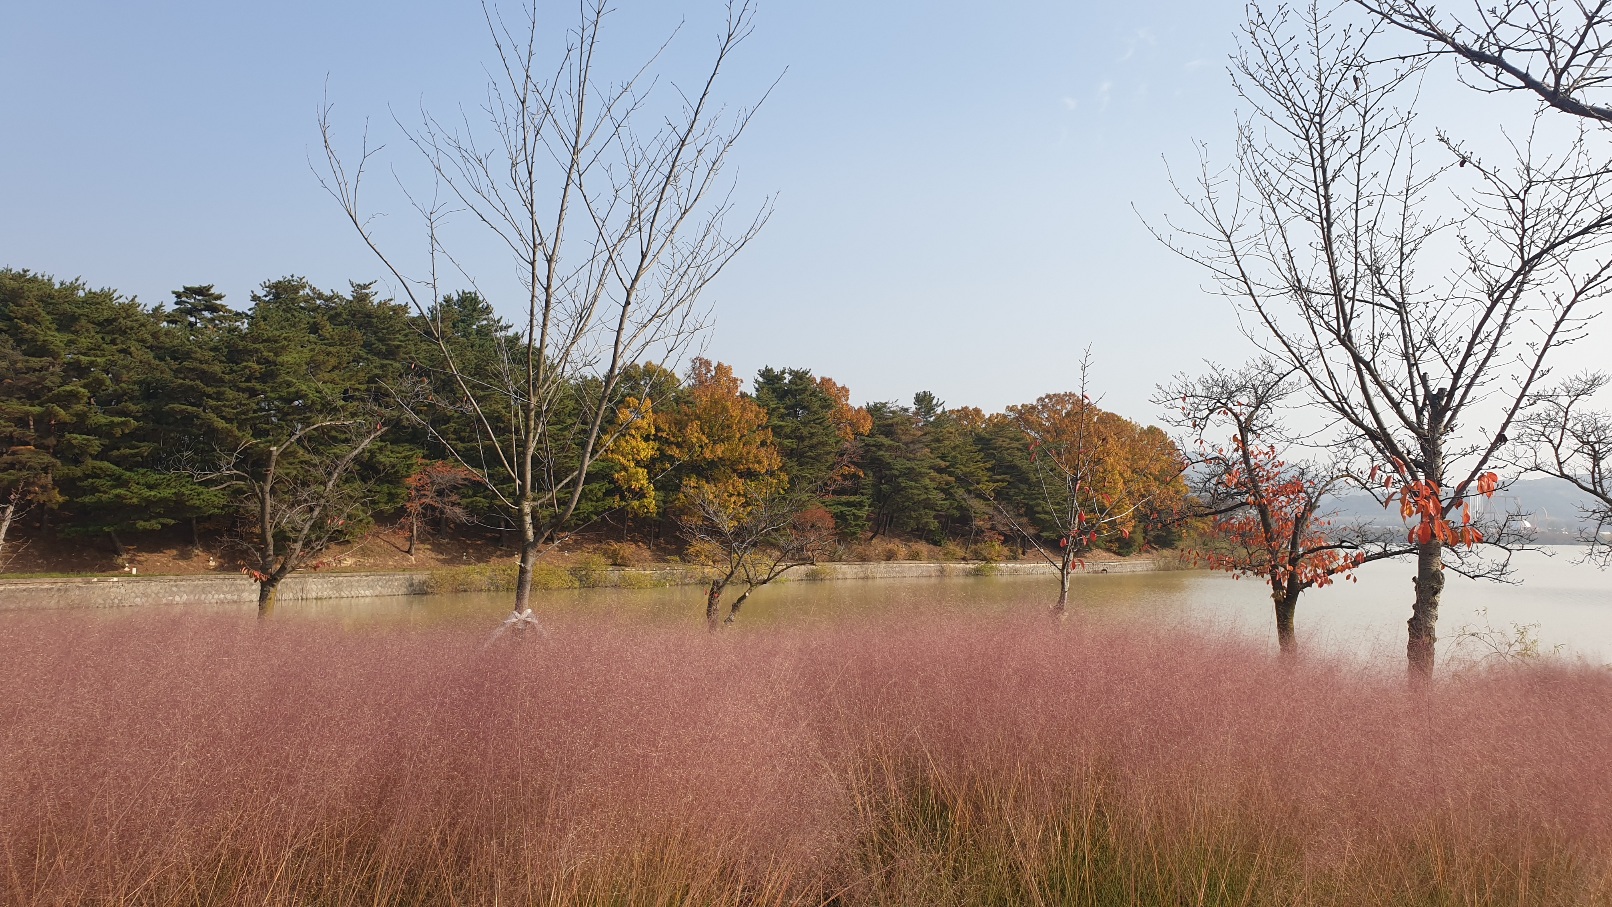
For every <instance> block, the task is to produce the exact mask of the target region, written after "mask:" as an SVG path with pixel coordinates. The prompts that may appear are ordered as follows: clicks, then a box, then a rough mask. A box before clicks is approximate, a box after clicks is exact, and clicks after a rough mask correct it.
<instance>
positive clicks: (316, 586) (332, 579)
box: [0, 558, 1157, 611]
mask: <svg viewBox="0 0 1612 907" xmlns="http://www.w3.org/2000/svg"><path fill="white" fill-rule="evenodd" d="M1155 569H1157V566H1156V565H1155V563H1154V562H1153V561H1152V560H1150V559H1147V558H1130V559H1128V560H1124V561H1107V562H1093V563H1090V564H1088V565H1086V567H1085V569H1083V570H1082V571H1081V572H1083V573H1088V574H1097V573H1144V572H1149V571H1152V570H1155ZM1053 572H1054V568H1053V567H1051V566H1050V565H1048V564H1045V563H1030V562H1015V563H1005V564H969V563H961V564H960V563H927V562H917V561H885V562H876V563H866V564H820V565H818V566H816V567H801V568H798V569H796V570H793V571H790V572H789V573H786V574H785V575H784V579H786V580H790V581H795V582H824V581H828V580H856V579H860V580H868V579H908V578H922V577H948V576H957V577H964V576H1029V575H1050V574H1052V573H1053ZM610 573H611V574H612V575H611V576H608V577H605V578H604V582H602V583H600V585H603V586H642V585H654V586H670V585H685V584H688V585H698V584H701V583H704V582H705V578H704V576H703V575H702V574H701V573H700V572H699V571H697V570H692V569H688V568H683V567H651V568H646V569H643V570H633V569H627V568H612V569H611V570H610ZM628 574H638V575H639V577H642V576H647V577H648V581H647V582H642V581H640V582H629V581H624V580H627V579H628V576H627V575H628ZM639 577H633V578H635V579H637V578H639ZM429 584H430V580H429V575H428V574H425V573H305V574H293V575H292V576H289V577H287V578H286V579H285V581H284V582H282V583H281V584H280V594H279V598H280V600H281V601H298V600H304V601H306V600H314V599H331V598H380V597H386V596H393V595H424V594H426V593H427V592H428V591H429ZM256 602H257V584H256V583H254V582H252V580H251V579H249V578H248V577H245V576H232V575H231V576H85V577H68V578H62V579H16V580H0V611H5V610H19V609H29V608H85V607H90V608H119V607H134V606H140V605H179V604H231V603H240V604H255V603H256Z"/></svg>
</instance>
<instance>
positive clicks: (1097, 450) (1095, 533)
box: [1004, 354, 1186, 615]
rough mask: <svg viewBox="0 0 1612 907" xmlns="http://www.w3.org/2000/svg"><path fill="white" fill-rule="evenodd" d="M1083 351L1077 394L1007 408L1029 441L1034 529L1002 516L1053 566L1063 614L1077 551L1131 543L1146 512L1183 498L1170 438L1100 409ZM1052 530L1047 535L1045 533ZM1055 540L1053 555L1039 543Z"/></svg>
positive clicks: (1170, 505)
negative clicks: (1111, 541) (1037, 521)
mask: <svg viewBox="0 0 1612 907" xmlns="http://www.w3.org/2000/svg"><path fill="white" fill-rule="evenodd" d="M1089 369H1090V358H1089V354H1088V356H1087V358H1085V359H1083V360H1082V362H1081V381H1080V383H1081V389H1080V392H1079V393H1060V394H1046V395H1044V396H1042V397H1040V398H1039V399H1037V400H1036V401H1035V402H1034V403H1030V404H1025V405H1022V406H1010V407H1008V410H1007V411H1008V415H1009V416H1011V417H1012V418H1013V419H1014V420H1015V421H1016V422H1017V424H1018V427H1019V428H1020V430H1021V431H1023V432H1024V434H1025V435H1026V436H1027V437H1028V439H1029V447H1030V465H1031V474H1032V478H1033V481H1035V482H1036V484H1037V485H1038V487H1037V488H1036V489H1035V492H1036V494H1037V495H1039V497H1040V501H1038V502H1037V503H1038V505H1039V506H1038V507H1037V508H1036V510H1037V512H1038V515H1039V516H1040V517H1041V519H1042V521H1043V522H1045V523H1046V524H1047V525H1046V526H1043V527H1040V530H1041V531H1036V530H1035V529H1034V528H1033V527H1031V526H1029V525H1027V524H1026V523H1025V521H1023V520H1022V519H1020V518H1018V517H1016V516H1014V515H1013V514H1011V513H1009V512H1006V511H1004V515H1005V516H1007V517H1009V519H1010V521H1011V522H1012V523H1013V525H1014V528H1015V529H1016V530H1017V531H1018V532H1019V533H1020V534H1021V535H1022V536H1023V537H1024V538H1025V539H1026V540H1027V541H1029V542H1030V544H1031V545H1033V546H1034V547H1035V549H1036V551H1037V552H1038V553H1039V554H1040V555H1041V556H1042V557H1043V558H1044V559H1045V560H1046V561H1047V562H1048V563H1049V564H1051V565H1053V566H1054V567H1056V568H1058V601H1057V603H1056V604H1054V605H1053V609H1052V610H1053V613H1054V614H1055V615H1062V614H1063V613H1064V612H1065V609H1066V608H1067V606H1068V602H1069V577H1070V574H1071V572H1073V570H1074V569H1075V568H1076V567H1077V566H1078V565H1079V564H1080V559H1079V557H1078V553H1079V552H1080V551H1081V550H1083V549H1088V548H1091V547H1094V546H1096V545H1097V544H1098V543H1099V541H1101V540H1103V539H1105V538H1111V537H1116V536H1117V537H1122V538H1126V539H1128V538H1130V536H1131V533H1133V532H1135V531H1137V529H1138V527H1139V522H1140V520H1141V518H1142V516H1143V515H1144V514H1146V513H1147V512H1149V510H1152V511H1166V510H1172V509H1174V508H1176V507H1177V506H1179V504H1180V503H1181V502H1182V501H1184V500H1185V497H1186V484H1185V482H1184V481H1183V479H1182V477H1181V470H1182V465H1183V460H1182V457H1181V454H1180V451H1179V450H1178V449H1177V448H1176V446H1175V443H1174V442H1173V441H1171V440H1170V438H1169V436H1168V435H1166V434H1165V433H1164V432H1162V431H1160V430H1159V429H1157V428H1153V427H1151V426H1149V427H1145V428H1144V427H1142V426H1140V425H1137V424H1136V423H1134V422H1132V421H1130V420H1129V419H1125V418H1123V417H1121V416H1118V415H1115V414H1114V413H1110V412H1106V411H1104V410H1103V409H1102V408H1100V407H1099V406H1098V405H1097V404H1096V403H1095V402H1094V401H1093V400H1092V399H1091V397H1090V395H1088V394H1087V392H1086V384H1087V373H1088V372H1089ZM1047 529H1050V530H1052V531H1051V532H1050V533H1046V532H1045V530H1047ZM1046 535H1051V536H1052V537H1053V538H1055V539H1056V542H1057V548H1056V549H1055V550H1054V549H1053V548H1052V547H1050V544H1048V543H1046V542H1045V541H1044V540H1045V538H1046Z"/></svg>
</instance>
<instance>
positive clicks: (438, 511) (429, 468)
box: [403, 457, 479, 558]
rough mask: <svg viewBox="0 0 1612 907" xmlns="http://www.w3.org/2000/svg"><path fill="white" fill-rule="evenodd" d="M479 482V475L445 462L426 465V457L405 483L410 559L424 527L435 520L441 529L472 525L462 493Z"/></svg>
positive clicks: (404, 510) (433, 462)
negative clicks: (467, 486)
mask: <svg viewBox="0 0 1612 907" xmlns="http://www.w3.org/2000/svg"><path fill="white" fill-rule="evenodd" d="M477 481H479V478H478V477H477V475H476V473H474V472H472V471H471V470H469V469H466V468H465V467H463V466H461V465H459V464H458V463H449V462H446V461H443V460H434V461H431V462H426V460H425V459H424V458H423V457H422V458H420V460H419V461H418V463H417V465H416V467H415V470H414V472H413V473H411V474H410V475H409V477H408V478H406V479H404V480H403V488H404V491H405V492H406V493H407V496H406V497H405V498H404V499H403V518H404V519H405V520H406V521H407V522H408V524H409V550H408V555H409V557H411V558H412V557H414V549H415V547H416V546H418V545H419V543H420V526H421V525H422V524H424V523H426V522H427V521H429V520H431V519H435V520H436V521H437V524H438V525H439V526H445V525H446V524H448V523H468V522H470V514H469V512H468V511H467V510H465V507H464V504H463V503H462V502H461V501H460V499H459V489H461V488H463V487H464V486H466V485H470V484H473V483H475V482H477Z"/></svg>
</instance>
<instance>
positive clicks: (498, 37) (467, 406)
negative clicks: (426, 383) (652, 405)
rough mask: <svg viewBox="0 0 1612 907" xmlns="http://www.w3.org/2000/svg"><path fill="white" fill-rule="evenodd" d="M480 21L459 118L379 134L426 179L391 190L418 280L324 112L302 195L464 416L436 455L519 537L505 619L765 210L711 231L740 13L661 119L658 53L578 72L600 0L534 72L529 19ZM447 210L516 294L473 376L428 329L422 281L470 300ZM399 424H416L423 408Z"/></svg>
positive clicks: (694, 332)
mask: <svg viewBox="0 0 1612 907" xmlns="http://www.w3.org/2000/svg"><path fill="white" fill-rule="evenodd" d="M483 12H484V16H485V19H486V23H487V28H488V32H489V34H490V35H491V38H492V42H493V48H494V50H495V52H496V53H495V61H494V63H495V65H494V68H493V75H492V78H491V81H490V84H489V87H488V94H487V100H486V103H485V106H484V107H483V108H482V110H481V111H480V113H481V114H482V116H481V117H480V118H479V121H473V120H472V117H471V116H470V115H469V114H464V113H462V114H460V115H458V116H457V117H455V118H450V119H442V118H438V117H437V116H435V115H433V114H431V113H429V112H424V111H422V114H421V120H420V123H419V125H418V126H415V127H412V128H411V127H407V126H404V125H403V124H402V123H399V124H398V126H399V128H400V129H402V130H403V131H404V133H405V134H406V135H407V137H408V139H409V141H410V143H411V144H412V146H413V147H414V149H415V150H417V151H418V152H419V154H420V155H421V157H422V159H423V160H424V161H425V163H426V164H427V166H428V168H429V170H430V173H431V174H432V185H431V186H430V187H428V188H429V191H427V189H426V188H421V187H417V188H416V190H415V191H413V192H411V193H410V198H411V202H412V203H413V204H414V206H415V208H416V210H417V211H418V212H419V214H420V216H421V219H422V224H423V229H424V233H425V240H426V243H425V245H426V249H427V251H428V253H429V254H428V256H427V257H426V259H425V260H424V261H423V262H422V263H421V264H420V266H419V268H418V269H417V270H415V271H413V272H411V271H410V269H409V267H408V266H406V265H405V263H404V261H403V260H402V258H400V257H399V256H398V254H397V253H395V252H393V251H390V250H388V249H386V248H383V246H382V244H381V241H380V239H379V237H378V236H377V235H376V234H375V232H374V231H373V230H372V228H371V222H370V220H369V219H368V216H367V215H366V213H365V210H366V209H365V208H364V206H363V204H362V199H361V196H360V190H361V187H362V185H363V178H364V176H365V174H366V167H367V166H368V165H369V164H370V162H371V159H372V157H373V155H374V154H375V153H376V152H377V151H379V150H380V149H379V148H374V149H372V148H370V147H369V145H368V142H367V139H366V141H365V143H364V145H363V146H362V148H361V149H360V152H359V154H358V156H357V159H356V161H355V162H352V163H350V164H349V163H347V162H344V161H343V159H342V157H341V155H340V154H338V152H337V150H336V145H335V140H334V136H333V131H332V127H331V120H330V108H329V106H328V105H327V106H326V107H325V108H323V109H322V111H321V114H320V132H321V135H322V138H323V140H324V150H325V160H324V164H325V166H324V168H323V170H322V171H321V172H320V180H321V184H322V185H323V186H324V187H325V189H326V190H327V191H328V192H329V193H330V194H331V195H332V196H333V197H334V198H335V199H336V200H337V201H338V202H339V203H340V205H341V207H342V209H343V211H344V212H345V213H346V215H347V217H348V218H349V220H350V221H351V222H352V224H353V227H354V228H355V229H356V230H357V231H358V233H359V235H360V236H361V237H362V238H363V240H364V242H365V243H366V244H367V245H368V247H369V248H370V249H371V250H372V251H373V252H374V254H375V255H376V256H377V257H378V258H379V259H380V261H381V263H382V264H383V266H384V267H385V268H386V269H387V270H388V271H389V272H390V273H391V275H392V276H393V278H395V279H396V281H397V283H398V285H399V286H400V287H401V288H402V292H403V293H405V294H406V295H407V296H408V298H409V299H410V300H411V301H412V303H413V305H414V307H415V309H416V310H417V311H418V312H419V313H420V314H421V315H422V316H424V319H425V320H426V321H427V322H428V324H429V328H428V329H429V331H430V333H431V335H432V339H433V340H435V342H436V346H437V348H438V351H439V353H440V359H441V362H440V363H439V364H438V368H439V373H438V374H437V376H436V377H437V378H438V379H440V380H439V383H440V384H442V385H444V388H443V389H442V390H440V391H439V392H438V393H437V394H436V395H435V399H436V400H437V405H439V406H447V407H453V408H456V409H458V410H459V411H461V412H462V413H463V414H466V415H468V417H469V420H470V421H471V423H472V424H473V425H474V427H475V430H476V433H477V435H478V436H479V443H477V444H475V445H469V446H466V445H461V444H456V443H455V442H453V441H452V440H450V439H449V438H447V437H444V436H442V435H440V434H439V435H438V440H439V441H440V442H442V443H443V444H444V445H445V446H446V447H447V448H448V449H449V451H450V452H451V454H452V456H453V458H454V459H455V460H457V461H458V462H459V463H460V465H462V466H464V467H465V468H466V469H469V470H471V471H472V472H474V473H475V474H476V475H477V476H478V478H479V479H480V480H481V481H483V482H484V483H485V485H486V487H487V488H488V489H490V492H491V494H492V495H493V497H494V498H495V499H496V501H497V503H498V504H499V505H500V507H501V508H502V509H503V510H504V511H505V512H506V514H507V515H508V516H509V517H510V518H511V519H512V520H513V522H514V523H515V525H516V527H517V528H518V530H519V532H520V534H521V546H520V571H519V580H518V583H517V586H516V593H515V610H516V612H517V613H520V612H523V611H527V610H529V605H528V602H529V600H530V596H531V578H532V568H533V565H534V564H535V563H536V560H537V558H538V557H539V555H540V554H541V552H542V551H543V550H545V548H546V547H547V546H552V545H553V544H555V543H557V541H558V540H559V538H560V537H561V533H562V531H563V530H564V529H565V528H566V526H567V524H568V522H569V521H570V520H571V518H572V516H573V514H574V513H575V512H576V509H577V505H578V503H579V502H580V501H581V499H582V493H583V486H584V484H585V482H586V481H587V477H588V472H589V469H590V467H591V466H592V465H593V464H594V463H596V462H598V460H599V459H600V457H602V456H604V455H605V454H607V453H608V452H609V451H610V449H611V448H612V446H613V445H614V444H615V443H616V441H617V439H618V438H620V437H621V436H622V435H623V434H624V433H627V432H630V431H631V430H632V429H633V428H634V424H635V419H637V418H640V417H641V416H640V415H638V414H641V413H643V412H646V411H648V409H649V408H648V407H633V406H625V407H624V406H623V402H624V401H625V400H627V399H628V398H632V397H635V396H636V397H640V398H643V397H647V396H649V395H650V394H651V393H652V392H653V388H651V387H648V386H634V384H635V383H634V380H633V377H632V376H633V375H634V374H637V375H640V376H642V375H647V374H653V373H655V372H656V370H654V369H647V370H634V369H633V368H632V366H634V365H635V364H638V363H643V362H656V363H658V364H661V365H665V364H667V363H669V362H671V361H673V360H675V359H677V358H678V357H679V356H681V355H682V353H683V352H684V351H685V350H686V349H687V348H688V347H689V345H690V344H691V343H692V342H693V341H694V340H695V338H696V337H697V336H698V335H699V334H700V333H701V332H702V331H703V329H704V327H705V323H706V322H705V312H704V311H703V310H702V309H700V308H699V307H698V301H699V297H700V294H701V293H702V292H703V291H704V290H705V289H706V287H708V286H709V285H710V283H711V281H712V280H714V279H715V278H716V276H717V275H718V274H719V273H720V272H721V271H722V270H723V268H724V267H725V266H726V265H727V264H728V263H729V262H730V261H732V259H733V257H734V256H735V255H737V254H738V252H739V251H740V250H741V249H743V248H744V246H745V245H746V244H747V243H748V242H749V241H750V240H751V239H752V238H753V237H754V236H755V235H756V233H757V231H759V230H760V228H761V226H762V224H763V223H764V222H765V220H766V219H767V215H768V213H769V212H770V203H769V204H764V205H763V206H762V208H761V210H760V211H759V212H757V213H756V214H755V215H754V216H753V217H749V218H747V219H746V220H745V221H743V223H742V224H741V226H740V227H739V228H738V229H737V230H732V231H730V230H729V229H728V227H727V219H728V217H729V216H730V215H731V214H732V213H733V212H734V204H735V203H734V200H733V194H732V187H731V184H729V183H727V182H726V181H725V180H724V178H723V171H724V169H725V166H726V164H727V162H728V156H729V154H730V152H731V151H732V149H733V148H734V146H735V144H736V142H737V141H738V139H739V137H740V135H741V134H742V133H743V132H744V130H745V128H746V126H747V125H748V124H749V122H750V119H751V116H752V114H753V112H754V107H751V108H745V109H741V110H738V111H736V112H735V111H728V110H726V109H725V108H724V107H723V106H722V105H721V104H720V103H719V102H718V101H717V96H716V88H717V83H718V81H719V78H720V76H721V75H722V71H723V68H724V66H725V64H726V63H727V62H728V59H729V57H730V55H731V54H732V53H733V52H734V51H735V49H736V48H737V47H738V46H739V45H740V44H741V43H742V42H743V41H744V39H745V38H746V37H747V36H748V35H749V34H750V31H751V23H752V19H753V9H752V6H751V4H750V3H749V2H748V0H746V2H743V3H739V4H736V5H731V4H730V5H729V7H728V15H727V20H726V25H725V28H724V30H723V32H722V34H721V35H720V36H719V39H718V41H717V48H716V54H715V58H714V60H713V61H712V63H711V65H710V68H709V69H708V70H707V71H706V75H705V76H704V78H703V81H702V82H701V83H700V84H699V85H698V86H696V87H695V88H694V89H693V90H691V91H683V90H681V89H675V87H674V90H675V92H676V101H675V102H673V103H671V104H669V105H663V106H662V107H656V106H654V99H655V98H657V97H659V94H657V93H656V92H654V91H653V89H654V88H655V87H656V82H657V80H656V79H655V78H654V77H653V75H652V74H651V70H652V69H653V68H654V66H655V65H656V63H657V61H658V60H659V57H660V54H659V53H657V54H656V55H654V56H653V57H651V58H650V59H649V60H648V61H647V62H645V63H644V65H643V66H642V67H640V68H639V69H638V70H637V71H636V72H630V73H628V74H627V76H626V78H623V79H619V80H616V81H610V80H608V79H607V78H606V77H605V76H602V75H601V74H600V73H599V72H597V71H596V64H597V62H598V59H599V56H600V46H601V42H602V40H603V34H604V30H603V27H604V24H605V20H606V19H607V18H608V16H609V13H610V9H609V6H608V3H607V2H606V0H582V2H581V3H580V6H579V21H578V23H577V25H576V26H575V28H574V29H573V30H572V31H571V32H570V34H569V40H568V42H567V45H566V47H565V49H564V51H563V53H561V54H560V55H559V58H558V59H553V60H545V59H544V58H543V55H542V53H541V52H540V50H539V47H540V41H539V15H538V5H537V3H535V2H533V3H531V4H530V5H529V6H528V7H526V8H525V10H524V16H523V18H522V20H521V21H520V22H519V23H518V26H512V25H511V24H510V23H509V22H507V21H506V20H505V19H504V18H503V17H502V16H501V14H500V13H499V12H498V11H497V10H496V9H494V8H492V7H489V6H486V5H484V6H483ZM661 94H664V92H661ZM444 197H446V198H447V199H449V200H451V205H450V203H449V202H444V201H442V200H441V199H442V198H444ZM426 199H430V200H429V201H427V200H426ZM451 208H454V209H457V211H458V212H459V213H461V214H462V215H463V216H467V217H468V218H469V219H470V221H471V222H472V223H473V224H474V225H475V226H476V227H479V228H481V229H482V230H483V231H484V234H485V235H486V236H488V237H490V238H491V239H492V240H493V241H494V244H495V245H496V246H497V247H498V248H500V249H502V250H503V251H504V252H505V253H506V254H507V256H508V260H509V262H510V266H511V274H510V276H512V277H515V278H517V279H518V281H519V285H520V286H521V287H523V288H524V289H523V296H522V298H521V301H520V302H521V309H522V312H523V317H522V318H521V319H520V321H519V322H518V323H517V328H518V331H519V339H518V341H517V342H516V344H515V345H514V346H513V347H512V348H510V347H506V348H505V349H504V350H503V351H502V353H501V355H500V356H499V363H500V367H499V368H497V369H496V370H494V371H493V372H492V373H489V374H480V373H477V372H475V371H473V370H472V369H470V368H468V367H464V366H462V364H461V357H460V356H459V355H458V352H457V350H456V348H455V345H454V343H453V342H452V340H453V338H452V337H451V334H450V332H449V331H448V330H447V329H446V327H445V325H443V324H442V323H441V320H440V312H441V309H440V307H439V306H438V305H437V301H438V300H440V299H442V298H443V295H444V294H443V290H444V287H443V284H442V282H443V278H442V276H441V274H440V273H439V268H440V269H442V270H444V271H451V272H453V273H454V274H456V275H457V276H456V278H455V279H458V280H463V281H468V282H469V283H470V284H471V285H472V286H474V287H477V290H478V292H481V290H480V287H479V284H478V281H477V280H476V278H475V277H474V276H473V275H470V274H468V273H466V272H465V269H464V267H462V261H463V257H462V256H461V255H458V254H456V253H455V252H454V250H453V249H452V248H450V247H449V243H448V242H447V241H446V239H445V236H444V232H443V231H444V227H445V224H446V222H447V218H448V216H449V215H450V214H453V213H454V211H452V210H450V209H451ZM482 295H483V297H484V298H487V294H485V293H483V294H482ZM411 412H412V414H413V415H414V416H415V417H416V418H417V419H419V420H420V421H421V422H422V423H424V424H425V425H427V426H428V427H429V426H430V424H431V419H430V411H429V410H428V409H425V408H411Z"/></svg>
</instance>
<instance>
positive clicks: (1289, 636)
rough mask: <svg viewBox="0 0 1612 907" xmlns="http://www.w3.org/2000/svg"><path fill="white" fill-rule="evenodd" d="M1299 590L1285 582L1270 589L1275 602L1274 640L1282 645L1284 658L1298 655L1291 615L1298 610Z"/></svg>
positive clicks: (1296, 639)
mask: <svg viewBox="0 0 1612 907" xmlns="http://www.w3.org/2000/svg"><path fill="white" fill-rule="evenodd" d="M1300 591H1301V590H1299V589H1296V588H1291V587H1288V586H1286V585H1285V584H1284V585H1280V586H1276V587H1274V588H1273V589H1272V590H1271V599H1272V600H1273V601H1275V603H1276V642H1277V644H1278V645H1280V646H1281V647H1282V658H1283V659H1284V660H1292V659H1296V658H1298V657H1299V640H1298V636H1297V634H1295V633H1294V631H1293V615H1294V612H1296V611H1297V610H1298V605H1299V594H1300Z"/></svg>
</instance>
